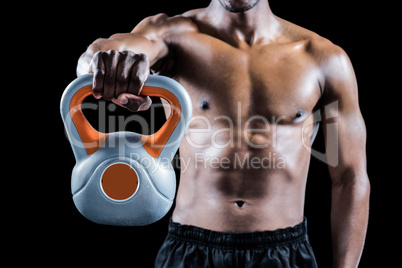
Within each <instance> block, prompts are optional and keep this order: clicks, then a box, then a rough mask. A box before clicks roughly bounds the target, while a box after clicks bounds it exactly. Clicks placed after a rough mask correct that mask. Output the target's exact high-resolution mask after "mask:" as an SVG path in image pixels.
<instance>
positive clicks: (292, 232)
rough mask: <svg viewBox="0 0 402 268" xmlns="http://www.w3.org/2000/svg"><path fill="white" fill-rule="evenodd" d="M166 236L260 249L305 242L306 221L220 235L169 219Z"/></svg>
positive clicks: (225, 246) (215, 245)
mask: <svg viewBox="0 0 402 268" xmlns="http://www.w3.org/2000/svg"><path fill="white" fill-rule="evenodd" d="M168 236H171V237H174V238H175V239H178V240H182V241H187V242H193V243H196V244H204V245H206V246H212V247H220V248H237V249H244V248H261V247H270V246H276V245H280V244H292V243H296V242H299V241H303V240H307V219H306V218H304V220H303V221H302V222H301V223H299V224H297V225H295V226H293V227H286V228H283V229H277V230H273V231H258V232H249V233H222V232H217V231H212V230H207V229H203V228H200V227H197V226H192V225H181V224H180V223H176V222H173V221H172V219H170V222H169V230H168Z"/></svg>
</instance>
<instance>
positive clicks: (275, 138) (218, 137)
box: [66, 101, 339, 172]
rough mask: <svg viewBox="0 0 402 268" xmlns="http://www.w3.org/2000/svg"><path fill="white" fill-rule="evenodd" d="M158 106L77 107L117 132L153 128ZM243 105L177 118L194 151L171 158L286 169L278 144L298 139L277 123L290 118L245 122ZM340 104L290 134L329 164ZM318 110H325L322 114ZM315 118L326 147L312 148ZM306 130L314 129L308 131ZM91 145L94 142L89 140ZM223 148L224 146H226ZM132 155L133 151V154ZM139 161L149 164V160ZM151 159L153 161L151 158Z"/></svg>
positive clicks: (334, 155) (184, 163) (334, 160)
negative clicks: (143, 110)
mask: <svg viewBox="0 0 402 268" xmlns="http://www.w3.org/2000/svg"><path fill="white" fill-rule="evenodd" d="M160 106H164V104H157V105H155V104H153V105H152V106H151V108H150V109H151V110H150V113H149V114H150V118H145V117H143V116H140V115H139V114H136V113H133V114H132V115H130V116H128V117H125V116H107V115H106V114H107V111H108V110H109V111H112V112H113V111H114V110H115V109H116V107H115V106H114V104H109V105H107V103H106V102H104V101H103V102H99V103H98V104H93V103H83V104H82V105H81V110H85V109H90V110H97V112H98V125H99V129H100V130H103V131H104V132H115V131H118V130H120V129H125V128H126V127H127V126H128V124H131V123H133V122H135V124H136V125H139V126H140V129H141V133H142V134H143V135H150V134H151V133H154V132H155V122H156V121H157V118H156V115H157V114H159V113H157V112H156V108H159V107H160ZM169 107H170V106H169ZM170 108H171V107H170ZM241 109H242V108H241V103H240V102H238V103H237V114H236V115H234V116H232V117H229V116H226V115H218V116H215V117H213V118H210V117H206V116H202V115H196V116H193V117H192V118H191V120H190V122H185V123H184V124H181V126H182V128H183V129H181V130H180V131H184V126H185V125H187V123H189V124H190V128H189V129H188V130H187V132H186V135H185V136H184V139H183V142H185V143H186V148H193V149H194V154H193V155H192V156H191V157H188V158H186V159H184V158H180V159H173V162H174V161H176V162H177V161H179V162H180V163H181V169H182V172H185V171H186V170H187V169H188V168H189V166H190V165H192V166H194V167H195V168H219V169H284V168H286V167H287V166H288V165H287V161H293V160H291V159H286V157H288V156H286V157H285V155H287V154H284V155H282V154H281V153H282V151H281V150H282V149H281V148H283V145H284V144H286V143H287V142H288V143H290V144H294V143H295V142H296V143H297V141H295V140H286V139H284V138H282V137H281V135H283V133H284V132H282V131H281V128H286V127H288V125H289V124H292V122H290V123H289V120H287V119H288V118H287V117H286V116H279V117H275V116H272V117H271V118H266V117H264V116H262V115H253V116H250V117H249V118H247V120H245V121H244V122H243V121H242V120H244V119H243V117H242V110H241ZM338 109H339V107H338V101H336V102H333V103H330V104H328V105H326V106H325V107H323V109H321V110H317V111H315V112H314V113H313V114H311V115H310V116H309V117H307V118H306V119H305V120H304V121H303V123H302V125H301V127H295V128H294V130H292V131H299V132H300V134H301V135H300V136H298V135H297V133H296V135H291V138H292V139H294V138H296V139H299V138H297V137H300V140H299V142H300V143H301V145H302V147H303V148H304V149H305V150H307V151H308V152H309V153H310V154H311V155H312V156H313V157H315V158H317V159H319V160H320V161H322V162H324V163H326V164H328V165H330V166H333V167H335V166H337V165H338V162H339V159H338V158H339V154H338V122H337V118H338ZM321 112H323V116H322V115H321ZM106 122H108V126H109V127H108V129H106V125H107V124H106ZM319 122H322V123H323V124H322V125H323V129H324V132H325V137H326V152H319V151H317V150H315V149H313V148H312V141H313V140H314V137H312V136H314V135H315V134H314V133H315V131H314V128H316V127H317V126H318V124H319ZM66 125H68V127H69V128H72V127H73V125H74V124H73V122H72V121H71V118H70V119H69V120H67V122H66ZM194 126H196V127H194ZM312 129H313V130H312ZM306 133H307V134H311V133H312V134H311V135H306ZM255 136H258V139H255ZM288 137H289V135H288V134H287V138H288ZM69 139H70V142H71V143H72V144H73V146H77V147H81V148H83V147H84V145H83V143H82V141H81V140H80V139H79V137H75V136H74V135H69ZM130 142H131V141H130V140H126V141H125V142H124V145H125V146H128V147H130V148H134V149H135V148H138V147H139V146H141V143H135V144H131V143H130ZM178 142H182V141H178V140H170V144H169V143H167V144H166V145H165V146H174V145H177V143H178ZM89 146H92V144H89ZM93 146H97V145H96V144H93ZM108 146H109V147H110V146H113V142H110V143H109V144H108ZM116 146H117V145H116ZM244 146H246V147H248V148H249V149H250V150H252V151H254V152H255V151H262V150H264V153H265V154H264V155H262V154H260V153H257V154H256V155H258V156H256V155H255V154H253V152H248V153H246V154H244V153H243V154H240V153H239V152H240V151H242V150H243V149H244ZM85 147H88V144H86V146H85ZM285 147H286V146H285ZM211 148H213V149H216V152H218V155H214V156H211V155H208V154H207V153H205V152H203V150H204V151H206V150H210V149H211ZM236 149H238V150H236ZM119 150H125V147H124V146H122V145H121V144H120V145H119ZM225 150H227V151H226V152H225ZM200 152H201V153H200ZM219 152H222V156H220V154H221V153H219ZM123 153H124V152H123ZM132 157H135V155H133V156H132ZM172 158H173V157H172ZM172 158H170V159H163V160H160V159H159V161H161V162H160V163H156V164H157V165H161V164H162V165H163V164H165V162H166V163H170V164H171V159H172ZM133 159H135V158H133ZM286 160H287V161H286ZM146 161H149V160H146ZM142 164H144V165H148V164H147V163H142ZM153 164H155V163H152V165H153ZM149 165H151V163H150V164H149Z"/></svg>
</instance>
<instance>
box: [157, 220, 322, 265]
mask: <svg viewBox="0 0 402 268" xmlns="http://www.w3.org/2000/svg"><path fill="white" fill-rule="evenodd" d="M161 267H169V268H180V267H185V268H191V267H194V268H202V267H211V268H212V267H218V268H222V267H253V268H255V267H270V268H273V267H277V268H279V267H280V268H285V267H286V268H287V267H288V268H301V267H303V268H310V267H317V264H316V261H315V258H314V254H313V250H312V248H311V246H310V243H309V241H308V237H307V221H306V219H304V221H303V222H302V223H300V224H298V225H296V226H294V227H288V228H284V229H278V230H275V231H263V232H252V233H220V232H215V231H211V230H205V229H202V228H199V227H195V226H189V225H181V224H179V223H175V222H172V221H170V223H169V231H168V235H167V237H166V240H165V242H164V243H163V245H162V247H161V248H160V250H159V253H158V256H157V258H156V260H155V268H161Z"/></svg>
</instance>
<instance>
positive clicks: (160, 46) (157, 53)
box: [77, 33, 168, 76]
mask: <svg viewBox="0 0 402 268" xmlns="http://www.w3.org/2000/svg"><path fill="white" fill-rule="evenodd" d="M109 50H116V51H131V52H134V53H136V54H140V53H141V54H146V55H147V57H148V59H149V62H150V64H151V66H152V65H153V64H154V63H155V62H156V61H157V60H159V59H161V58H163V57H164V56H166V55H167V53H168V51H167V47H166V45H165V44H164V43H163V41H161V40H159V41H156V40H150V39H148V38H146V37H145V36H141V35H138V34H133V33H127V34H115V35H112V36H111V37H110V38H108V39H103V38H100V39H97V40H95V41H94V42H93V43H92V44H91V45H90V46H89V47H88V48H87V50H86V51H85V52H84V53H83V54H82V55H81V57H80V58H79V60H78V64H77V76H81V75H83V74H86V73H90V72H92V70H91V60H92V58H93V56H94V55H95V53H96V52H98V51H103V52H106V51H109Z"/></svg>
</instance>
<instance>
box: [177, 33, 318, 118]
mask: <svg viewBox="0 0 402 268" xmlns="http://www.w3.org/2000/svg"><path fill="white" fill-rule="evenodd" d="M176 51H177V54H176V57H175V66H176V68H177V75H176V79H177V80H178V81H179V82H180V83H182V84H183V85H184V86H185V87H186V88H187V90H188V91H189V93H190V96H191V97H192V99H193V104H195V107H198V106H199V105H198V103H201V102H204V103H205V102H208V104H209V107H210V109H211V110H215V114H216V113H219V114H220V115H226V116H229V117H233V116H235V114H236V115H238V114H239V111H238V110H239V109H241V110H242V111H241V114H242V115H243V116H246V117H250V116H253V115H261V116H264V117H266V118H270V119H273V118H280V117H282V118H288V120H290V119H291V118H292V117H294V116H295V115H296V114H297V113H299V112H302V113H304V114H306V113H311V112H312V110H313V108H314V106H315V105H316V103H317V101H318V99H319V98H320V95H321V91H320V85H319V83H318V81H319V75H320V72H319V69H318V67H317V66H316V65H315V62H314V60H313V58H312V57H311V56H309V53H308V52H307V47H306V44H304V43H302V42H300V43H292V44H273V45H265V46H255V47H252V48H249V49H243V50H242V49H238V48H234V47H232V46H229V45H228V44H226V43H224V42H222V41H220V40H217V39H214V38H207V37H203V38H199V39H198V40H192V41H191V39H189V40H187V41H183V42H182V44H181V46H179V47H178V49H177V50H176ZM195 113H196V114H197V110H196V111H195Z"/></svg>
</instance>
